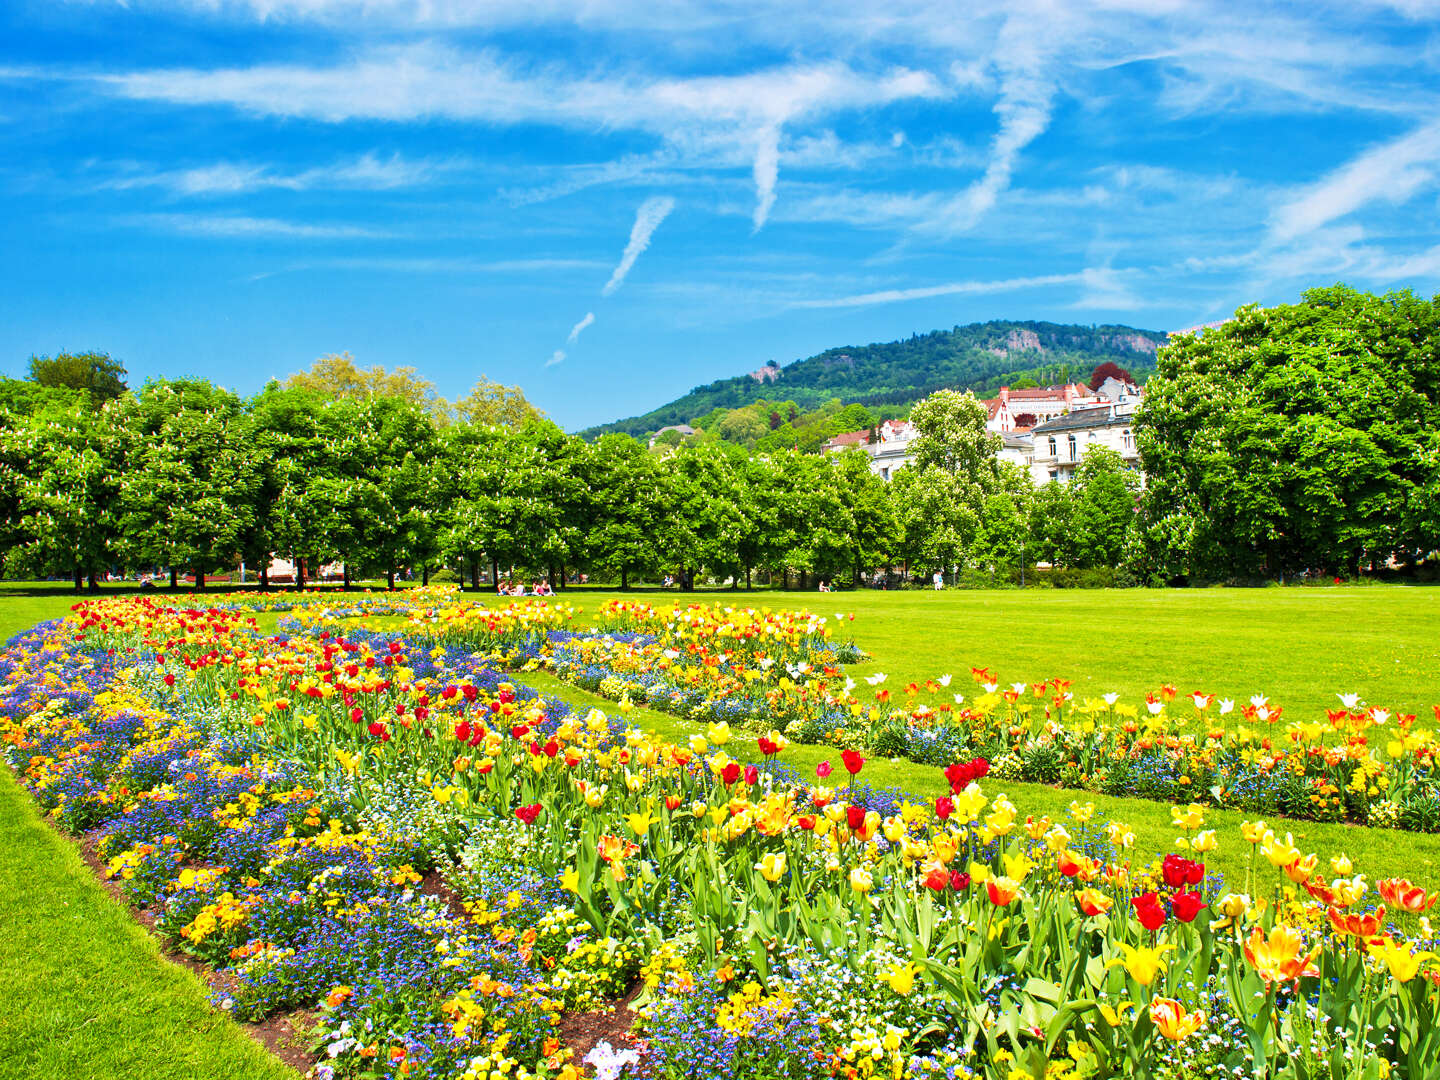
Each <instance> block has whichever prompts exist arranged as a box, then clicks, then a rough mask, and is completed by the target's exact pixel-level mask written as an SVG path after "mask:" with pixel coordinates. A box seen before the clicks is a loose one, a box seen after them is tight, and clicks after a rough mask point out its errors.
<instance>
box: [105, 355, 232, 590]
mask: <svg viewBox="0 0 1440 1080" xmlns="http://www.w3.org/2000/svg"><path fill="white" fill-rule="evenodd" d="M112 411H113V415H114V419H115V422H116V424H117V425H118V428H119V437H120V440H121V446H122V457H123V460H124V461H125V465H126V468H125V471H124V473H123V474H122V476H121V477H120V491H119V501H118V504H117V508H116V509H117V514H118V518H119V532H120V539H119V541H118V547H119V549H120V555H121V557H122V558H123V559H124V561H125V562H126V564H127V565H129V566H132V567H140V566H149V567H155V566H166V567H168V568H169V569H170V578H171V583H172V584H173V583H174V582H175V580H176V574H177V570H178V569H179V568H182V567H188V568H190V569H192V570H193V571H194V572H195V583H196V585H197V587H199V588H202V589H203V588H204V587H205V575H206V574H207V573H209V572H211V571H213V570H216V569H221V568H225V569H229V568H230V567H232V566H234V564H235V558H236V556H237V555H238V554H240V551H241V548H242V547H243V546H244V544H243V541H244V537H245V536H246V535H247V534H248V533H249V532H251V531H252V530H253V528H254V521H253V515H254V513H255V508H256V498H255V496H256V487H257V485H258V483H259V468H258V462H257V459H256V456H255V452H254V451H255V445H254V440H253V438H252V435H253V433H252V430H251V425H250V421H249V417H248V416H247V415H246V414H245V412H244V411H243V409H242V407H241V403H240V400H239V399H238V398H237V397H236V396H235V395H234V394H232V393H230V392H229V391H228V390H221V389H218V388H216V387H214V386H212V385H211V384H210V383H208V382H206V381H204V380H200V379H177V380H174V381H168V380H163V379H162V380H155V381H152V382H147V383H146V384H145V386H144V387H142V388H141V390H140V392H139V393H137V394H134V395H127V396H126V397H124V398H122V399H121V400H120V401H118V402H117V403H116V404H115V405H114V406H112Z"/></svg>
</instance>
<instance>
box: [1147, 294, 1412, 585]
mask: <svg viewBox="0 0 1440 1080" xmlns="http://www.w3.org/2000/svg"><path fill="white" fill-rule="evenodd" d="M1437 345H1440V305H1437V303H1436V301H1433V300H1431V301H1427V300H1423V299H1421V298H1418V297H1416V296H1414V295H1413V294H1412V293H1410V292H1408V291H1406V292H1396V293H1390V294H1388V295H1386V296H1374V295H1371V294H1368V293H1361V292H1357V291H1356V290H1354V289H1350V288H1347V287H1345V286H1343V285H1337V286H1334V287H1333V288H1324V289H1312V290H1310V291H1308V292H1306V293H1305V294H1304V296H1303V297H1302V299H1301V301H1300V302H1299V303H1298V304H1290V305H1282V306H1280V307H1275V308H1268V309H1265V308H1260V307H1255V306H1251V307H1244V308H1241V309H1240V310H1239V311H1237V312H1236V313H1235V317H1234V318H1233V319H1232V320H1230V321H1229V322H1227V323H1225V324H1224V325H1222V326H1220V327H1219V328H1216V329H1209V330H1205V331H1203V332H1201V333H1200V334H1195V335H1190V334H1187V335H1181V336H1178V337H1176V338H1173V339H1172V340H1171V342H1170V344H1169V345H1167V346H1166V347H1165V348H1164V349H1162V350H1161V352H1160V355H1159V359H1158V367H1157V371H1156V374H1155V375H1154V376H1152V378H1151V379H1150V381H1149V382H1148V383H1147V384H1146V401H1145V405H1144V408H1143V410H1142V411H1141V414H1140V416H1139V417H1138V423H1137V428H1136V430H1137V437H1138V441H1139V445H1140V450H1141V454H1142V458H1143V461H1144V464H1145V472H1146V474H1147V477H1148V484H1147V492H1146V497H1145V503H1146V505H1145V526H1146V528H1145V536H1144V540H1145V549H1146V552H1147V561H1148V563H1149V568H1150V570H1151V572H1152V573H1153V574H1156V575H1158V576H1166V577H1170V576H1175V575H1179V574H1198V575H1201V576H1206V577H1225V576H1231V575H1240V576H1257V575H1272V576H1273V575H1277V574H1286V573H1293V572H1296V571H1299V570H1305V569H1323V570H1325V571H1326V572H1341V571H1351V572H1353V571H1355V570H1358V569H1360V568H1363V567H1364V566H1366V565H1369V564H1372V563H1380V562H1384V561H1386V560H1388V559H1391V558H1394V559H1398V560H1401V561H1406V562H1413V561H1416V560H1419V559H1421V558H1424V557H1425V556H1426V554H1427V553H1428V552H1430V551H1432V550H1434V548H1435V544H1436V541H1437V539H1440V537H1437V532H1440V528H1437V522H1436V519H1435V515H1434V511H1435V500H1434V497H1433V492H1434V491H1435V489H1436V486H1437V484H1440V473H1437V471H1436V466H1437V464H1440V455H1437V453H1436V444H1435V437H1434V433H1435V431H1436V430H1437V428H1440V358H1437Z"/></svg>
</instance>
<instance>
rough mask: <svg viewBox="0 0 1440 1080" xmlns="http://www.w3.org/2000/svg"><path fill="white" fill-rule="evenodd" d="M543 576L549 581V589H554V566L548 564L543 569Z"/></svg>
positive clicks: (552, 590)
mask: <svg viewBox="0 0 1440 1080" xmlns="http://www.w3.org/2000/svg"><path fill="white" fill-rule="evenodd" d="M545 577H546V579H547V580H548V581H549V582H550V591H551V592H552V593H553V592H554V591H555V567H554V566H549V567H546V569H545Z"/></svg>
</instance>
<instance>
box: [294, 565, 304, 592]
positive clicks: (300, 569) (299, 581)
mask: <svg viewBox="0 0 1440 1080" xmlns="http://www.w3.org/2000/svg"><path fill="white" fill-rule="evenodd" d="M304 590H305V560H304V559H301V558H298V557H297V558H296V559H295V591H296V592H303V591H304Z"/></svg>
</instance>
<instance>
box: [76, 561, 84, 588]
mask: <svg viewBox="0 0 1440 1080" xmlns="http://www.w3.org/2000/svg"><path fill="white" fill-rule="evenodd" d="M84 588H85V574H84V573H83V572H82V571H81V569H80V567H78V566H77V567H75V591H76V592H80V591H81V590H82V589H84Z"/></svg>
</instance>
